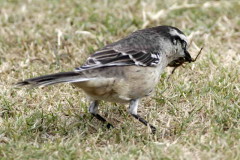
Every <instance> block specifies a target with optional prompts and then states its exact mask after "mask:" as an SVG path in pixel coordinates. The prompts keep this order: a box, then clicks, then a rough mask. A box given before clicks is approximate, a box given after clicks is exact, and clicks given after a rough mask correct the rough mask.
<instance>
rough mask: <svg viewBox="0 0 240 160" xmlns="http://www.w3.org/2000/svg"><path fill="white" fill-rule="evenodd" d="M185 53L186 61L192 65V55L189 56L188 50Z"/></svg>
mask: <svg viewBox="0 0 240 160" xmlns="http://www.w3.org/2000/svg"><path fill="white" fill-rule="evenodd" d="M184 53H185V57H184V58H185V59H186V61H188V62H189V63H191V62H192V61H193V59H192V57H191V55H190V54H189V52H188V51H187V50H185V51H184Z"/></svg>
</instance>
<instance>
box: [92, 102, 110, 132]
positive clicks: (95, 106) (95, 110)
mask: <svg viewBox="0 0 240 160" xmlns="http://www.w3.org/2000/svg"><path fill="white" fill-rule="evenodd" d="M98 105H99V101H96V100H95V101H93V102H91V104H90V106H89V108H88V111H89V112H90V113H91V114H92V115H93V116H94V117H96V118H97V119H98V120H100V121H102V122H103V123H107V128H108V129H109V128H111V127H112V128H114V127H113V125H112V124H111V123H108V122H107V121H106V119H105V118H103V117H102V116H100V115H99V114H98Z"/></svg>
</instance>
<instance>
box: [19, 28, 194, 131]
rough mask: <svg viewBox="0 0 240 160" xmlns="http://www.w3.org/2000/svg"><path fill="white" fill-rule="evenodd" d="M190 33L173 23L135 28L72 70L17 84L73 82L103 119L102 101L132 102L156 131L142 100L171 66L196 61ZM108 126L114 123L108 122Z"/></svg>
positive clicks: (132, 108)
mask: <svg viewBox="0 0 240 160" xmlns="http://www.w3.org/2000/svg"><path fill="white" fill-rule="evenodd" d="M187 45H188V42H187V37H186V36H185V35H184V34H183V32H181V31H180V30H179V29H177V28H175V27H171V26H157V27H153V28H147V29H143V30H138V31H136V32H133V33H132V34H130V35H129V36H127V37H125V38H123V39H121V40H119V41H117V42H114V43H112V44H108V45H106V46H105V47H103V48H102V49H100V50H98V51H96V52H95V53H94V54H92V55H91V56H90V57H89V58H88V59H87V60H86V63H85V64H84V65H82V66H81V67H78V68H76V69H75V70H73V71H71V72H60V73H56V74H50V75H44V76H40V77H36V78H31V79H26V80H24V81H21V82H18V83H17V85H19V86H24V85H31V86H32V87H38V86H47V85H52V84H57V83H71V84H72V85H74V86H76V87H79V88H81V89H82V90H83V91H84V92H85V93H86V94H87V96H89V97H90V100H91V104H90V106H89V112H90V113H91V114H92V115H93V116H95V117H96V118H97V119H99V120H100V121H102V122H104V123H107V121H106V120H105V119H104V118H103V117H102V116H100V115H99V114H98V106H99V101H101V100H104V101H109V102H118V103H129V104H130V105H129V113H130V114H131V115H132V116H133V117H135V118H136V119H138V120H139V121H140V122H142V123H143V124H144V125H146V126H148V125H149V126H150V128H151V130H152V132H153V133H155V131H156V128H155V127H154V126H153V125H151V124H149V123H148V122H147V121H146V120H145V119H143V118H142V117H141V116H140V115H139V114H138V113H137V110H138V103H139V100H140V99H141V98H143V97H145V96H148V95H149V94H150V93H151V92H153V90H154V88H155V86H156V85H157V83H158V81H159V79H160V75H161V73H162V72H163V70H164V68H165V67H167V66H170V67H173V66H177V65H178V60H180V62H192V61H193V59H192V58H191V56H190V54H189V52H188V51H187ZM107 127H108V128H110V127H113V126H112V125H111V124H110V123H107Z"/></svg>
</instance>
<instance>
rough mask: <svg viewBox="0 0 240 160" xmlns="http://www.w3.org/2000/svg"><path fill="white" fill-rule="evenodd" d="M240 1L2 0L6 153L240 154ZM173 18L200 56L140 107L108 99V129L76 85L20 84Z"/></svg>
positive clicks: (0, 100) (1, 147)
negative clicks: (153, 129)
mask: <svg viewBox="0 0 240 160" xmlns="http://www.w3.org/2000/svg"><path fill="white" fill-rule="evenodd" d="M239 10H240V2H239V1H233V0H232V1H202V0H186V1H184V2H182V1H181V0H176V1H174V0H172V1H167V0H164V1H157V0H155V1H152V0H151V1H150V0H146V1H137V0H131V1H130V0H124V1H113V0H104V1H93V0H92V1H73V0H68V1H60V0H59V1H58V0H52V1H47V0H42V1H40V0H22V1H20V0H14V1H4V0H2V1H0V157H2V159H47V158H51V159H77V158H81V159H240V142H239V139H240V125H239V124H240V98H239V97H240V76H239V75H240V67H239V66H240V52H239V51H240V43H239V42H240V17H239V15H240V12H239ZM163 24H164V25H172V26H176V27H178V28H180V29H181V30H183V31H184V33H186V34H187V35H189V37H190V39H191V40H192V44H191V46H190V51H191V52H192V55H193V56H194V55H196V54H197V52H198V51H199V48H200V47H201V46H203V45H204V50H203V53H202V55H201V57H200V58H199V60H198V61H196V62H195V63H193V64H189V65H186V66H185V68H179V69H177V70H176V72H175V74H174V75H173V76H172V77H171V78H170V79H169V80H167V77H168V75H169V72H170V69H168V70H166V73H164V74H163V78H162V79H161V81H160V83H159V86H158V88H157V91H156V94H155V95H153V97H151V98H146V99H144V100H143V101H142V103H141V107H140V109H139V110H140V114H141V115H144V116H145V117H146V119H147V120H149V121H150V122H151V123H152V124H154V125H155V126H157V128H158V131H157V134H156V135H151V134H149V130H148V129H147V128H146V127H144V126H143V125H142V124H140V123H139V122H137V121H136V120H134V119H133V118H132V117H131V116H129V115H128V113H127V112H126V109H125V106H123V105H115V104H110V103H103V104H102V107H101V108H100V110H101V114H102V115H103V116H104V117H107V119H108V120H109V121H111V122H112V123H113V124H114V125H115V126H116V127H117V128H116V129H112V130H106V129H105V127H103V126H102V125H101V123H99V122H98V121H97V120H95V119H92V118H91V116H90V115H89V114H88V113H87V107H88V106H87V105H88V104H87V100H86V98H85V97H84V95H83V93H82V92H79V90H77V89H75V88H72V87H71V86H69V85H57V86H52V87H47V88H43V89H34V90H29V89H17V88H14V87H13V84H14V83H16V82H17V81H19V80H22V79H25V78H30V77H34V76H38V75H42V74H47V73H54V72H59V71H69V70H72V69H73V68H74V67H78V66H80V65H81V64H82V63H83V62H84V60H85V59H86V57H87V56H88V55H89V54H91V53H93V51H94V50H96V49H98V48H101V47H102V46H103V45H105V44H107V43H110V42H113V41H116V40H118V39H120V38H122V37H124V36H126V35H127V34H129V33H131V32H132V31H135V30H137V29H141V28H145V27H150V26H157V25H163Z"/></svg>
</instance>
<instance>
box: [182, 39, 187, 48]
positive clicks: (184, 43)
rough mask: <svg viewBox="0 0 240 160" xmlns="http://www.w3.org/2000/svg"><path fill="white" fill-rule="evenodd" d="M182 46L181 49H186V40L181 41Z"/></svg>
mask: <svg viewBox="0 0 240 160" xmlns="http://www.w3.org/2000/svg"><path fill="white" fill-rule="evenodd" d="M182 47H183V49H186V48H187V42H185V41H183V43H182Z"/></svg>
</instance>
